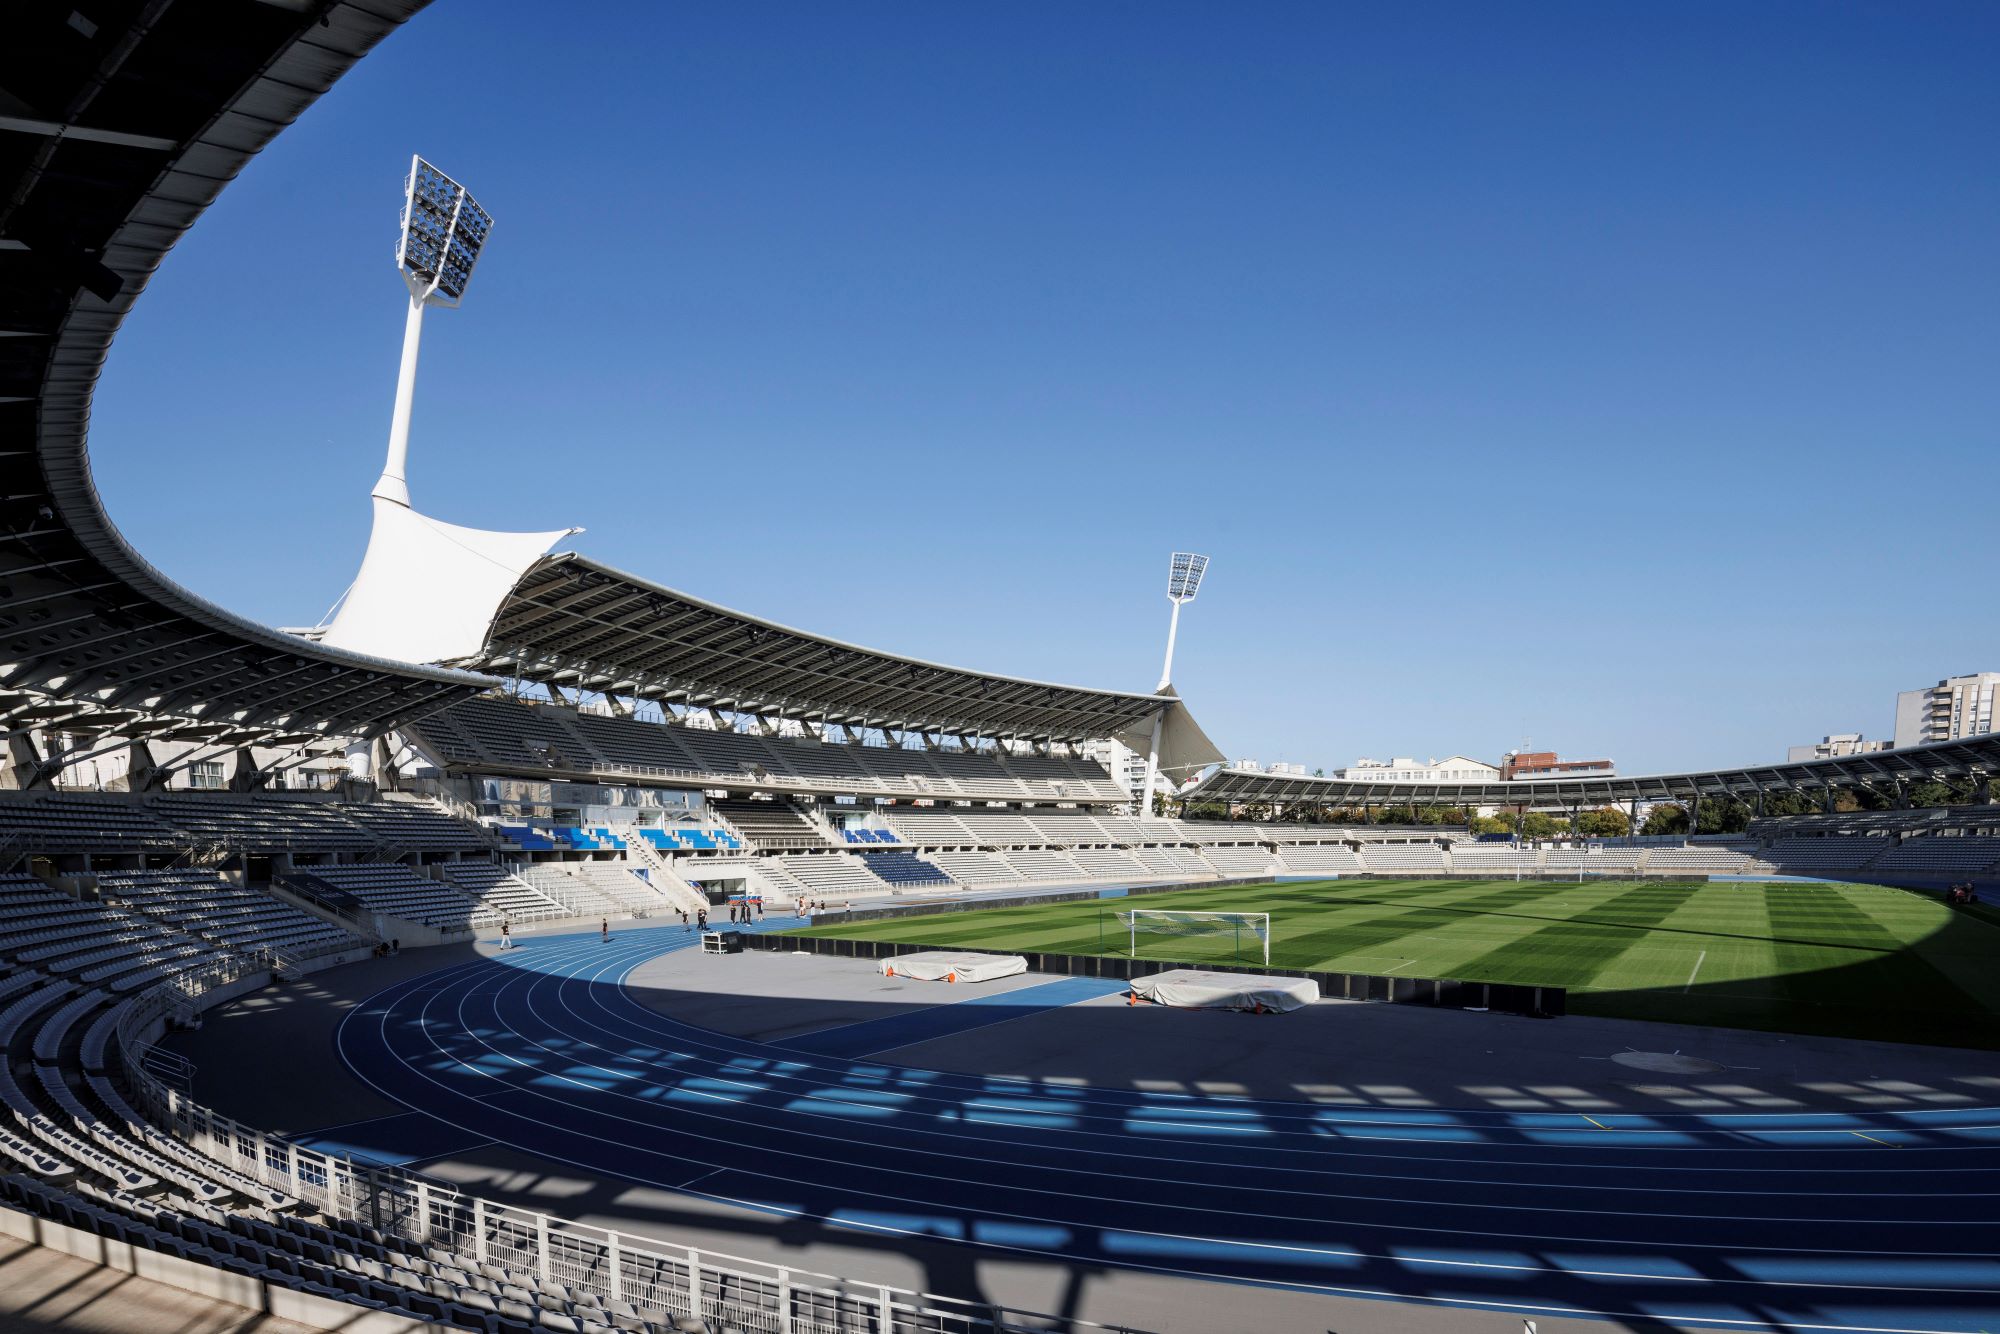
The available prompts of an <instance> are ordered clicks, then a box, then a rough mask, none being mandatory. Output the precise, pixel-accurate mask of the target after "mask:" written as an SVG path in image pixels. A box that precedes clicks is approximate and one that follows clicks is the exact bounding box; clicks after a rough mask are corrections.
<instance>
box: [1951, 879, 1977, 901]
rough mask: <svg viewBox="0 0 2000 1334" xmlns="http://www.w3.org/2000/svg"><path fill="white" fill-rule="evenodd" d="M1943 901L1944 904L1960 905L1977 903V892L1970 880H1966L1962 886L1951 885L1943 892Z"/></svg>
mask: <svg viewBox="0 0 2000 1334" xmlns="http://www.w3.org/2000/svg"><path fill="white" fill-rule="evenodd" d="M1944 901H1945V902H1946V903H1953V904H1961V905H1963V904H1972V903H1977V902H1979V890H1978V888H1977V887H1976V886H1974V885H1973V883H1972V882H1971V881H1970V880H1967V881H1966V882H1964V883H1963V884H1958V885H1953V886H1952V887H1951V888H1949V889H1947V890H1945V892H1944Z"/></svg>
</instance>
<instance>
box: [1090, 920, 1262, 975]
mask: <svg viewBox="0 0 2000 1334" xmlns="http://www.w3.org/2000/svg"><path fill="white" fill-rule="evenodd" d="M1118 920H1119V921H1120V922H1121V923H1123V924H1124V926H1125V931H1126V953H1127V954H1128V955H1129V956H1130V957H1132V958H1134V959H1136V958H1138V957H1139V937H1140V935H1141V934H1142V933H1143V934H1148V935H1165V936H1179V937H1183V938H1187V937H1206V938H1210V939H1227V940H1229V941H1231V942H1232V944H1233V946H1234V953H1235V955H1236V957H1237V958H1239V959H1240V958H1241V957H1242V956H1243V947H1244V945H1245V944H1246V943H1250V942H1254V943H1253V944H1252V951H1251V952H1252V955H1253V957H1255V956H1261V957H1262V958H1263V960H1264V966H1265V967H1266V968H1269V967H1270V966H1271V914H1269V913H1266V912H1169V911H1167V910H1165V909H1160V908H1130V909H1127V910H1126V911H1124V912H1121V913H1119V914H1118Z"/></svg>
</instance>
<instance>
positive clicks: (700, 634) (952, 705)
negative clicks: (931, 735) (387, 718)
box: [460, 554, 1221, 767]
mask: <svg viewBox="0 0 2000 1334" xmlns="http://www.w3.org/2000/svg"><path fill="white" fill-rule="evenodd" d="M460 665H462V666H467V667H472V668H476V669H477V670H480V671H485V672H492V673H495V674H504V675H518V676H521V677H525V678H526V679H528V680H531V681H540V682H544V683H546V684H551V685H562V686H570V687H576V688H581V689H584V690H590V691H597V692H602V693H606V694H617V695H630V696H636V697H639V698H645V699H656V700H662V701H671V702H675V703H681V704H687V705H690V706H693V707H697V708H701V707H707V708H716V709H726V710H730V711H733V712H741V713H758V714H765V715H774V716H782V717H795V718H810V719H815V720H824V721H826V722H829V723H840V724H843V725H846V726H850V727H877V728H896V729H903V730H909V731H943V732H953V733H965V734H972V735H979V736H1002V737H1022V738H1027V739H1033V740H1050V741H1082V740H1088V739H1091V738H1095V737H1108V736H1117V735H1120V734H1124V733H1130V732H1131V731H1132V730H1133V729H1135V728H1138V727H1140V726H1142V725H1143V726H1146V727H1150V725H1151V720H1152V718H1153V716H1154V715H1155V714H1157V713H1159V712H1161V711H1162V710H1163V709H1165V710H1174V711H1176V712H1179V711H1180V708H1181V706H1180V703H1179V701H1178V700H1176V699H1175V698H1174V697H1173V696H1172V695H1170V694H1169V695H1151V694H1143V693H1137V692H1121V691H1115V690H1089V689H1085V688H1083V687H1080V686H1063V685H1052V684H1050V683H1049V682H1046V681H1027V680H1022V679H1019V678H1017V677H1011V676H995V675H992V674H990V673H986V672H974V671H966V670H963V669H961V668H957V667H945V666H941V665H939V664H938V663H934V662H925V661H922V660H921V659H917V658H906V657H901V656H898V655H896V654H893V653H880V652H877V651H875V650H873V649H866V648H859V647H857V646H855V645H853V644H845V643H842V642H840V641H839V640H836V639H827V638H825V637H823V636H820V635H814V634H808V633H806V632H805V631H803V630H794V629H792V628H790V627H789V626H783V625H779V624H777V623H776V622H774V621H766V620H763V619H760V618H759V617H755V616H750V615H746V614H745V613H743V612H739V611H731V610H729V609H728V608H727V607H719V606H717V605H715V604H714V603H712V602H705V601H703V600H702V599H700V598H697V597H692V596H690V595H688V594H686V593H681V592H677V591H675V590H674V589H671V588H666V587H663V586H661V585H659V584H655V583H650V582H648V581H646V580H644V579H640V578H638V577H637V576H635V575H630V574H626V573H624V572H622V571H619V570H615V569H612V568H611V567H610V566H607V565H601V564H599V563H598V562H596V561H593V560H590V559H588V558H586V557H583V556H578V555H573V554H558V555H554V556H550V557H547V558H546V559H544V560H542V561H540V562H538V563H537V564H536V565H534V566H533V567H531V568H530V569H529V570H528V572H527V573H526V574H525V575H524V576H523V577H522V578H521V580H520V581H519V582H518V583H517V584H516V585H515V586H514V590H513V592H511V593H510V594H508V595H507V597H506V598H505V599H503V600H502V602H501V605H500V608H499V610H498V612H497V613H496V615H495V616H494V619H493V624H492V627H491V629H490V630H489V631H488V633H487V636H486V648H485V649H484V651H483V652H481V653H480V654H478V655H477V656H476V657H473V658H470V659H467V660H465V661H463V662H462V663H461V664H460ZM1197 735H1198V733H1197ZM1205 743H1206V738H1202V739H1201V742H1200V743H1192V742H1191V743H1190V745H1191V746H1193V748H1194V749H1197V750H1198V749H1200V748H1201V746H1202V745H1204V744H1205ZM1206 749H1207V752H1209V753H1207V754H1205V755H1203V756H1202V757H1201V758H1196V759H1192V760H1187V759H1185V758H1183V761H1182V764H1181V765H1180V766H1179V767H1186V766H1187V765H1188V764H1193V765H1196V766H1198V765H1200V764H1204V763H1213V762H1214V761H1216V760H1219V759H1220V758H1221V755H1220V753H1219V752H1215V751H1214V748H1213V747H1212V746H1208V747H1207V748H1206Z"/></svg>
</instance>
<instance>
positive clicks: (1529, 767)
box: [1500, 750, 1618, 783]
mask: <svg viewBox="0 0 2000 1334" xmlns="http://www.w3.org/2000/svg"><path fill="white" fill-rule="evenodd" d="M1617 772H1618V768H1617V766H1616V765H1614V764H1613V763H1612V762H1611V761H1610V760H1565V759H1563V758H1562V757H1561V756H1559V755H1557V754H1556V753H1555V752H1554V751H1552V750H1515V751H1509V752H1508V753H1507V757H1506V758H1505V759H1503V760H1501V761H1500V781H1501V782H1503V783H1512V782H1514V781H1516V780H1523V779H1529V778H1613V777H1616V776H1617Z"/></svg>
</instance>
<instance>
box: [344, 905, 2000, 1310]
mask: <svg viewBox="0 0 2000 1334" xmlns="http://www.w3.org/2000/svg"><path fill="white" fill-rule="evenodd" d="M686 943H687V942H686V940H685V937H684V936H683V935H682V934H681V933H679V932H678V931H676V930H673V929H672V928H656V929H646V930H627V931H625V932H623V933H621V934H619V935H618V936H617V937H615V938H614V940H613V941H612V942H611V943H610V944H608V945H607V944H604V943H602V942H600V941H599V940H598V939H597V937H596V936H595V935H594V934H593V935H590V936H587V937H543V938H540V939H537V940H535V941H533V942H532V944H530V945H528V946H526V947H524V948H521V949H517V950H514V951H511V952H509V953H508V954H506V955H503V956H501V957H499V958H495V959H490V960H482V961H480V962H477V963H473V964H468V965H463V966H460V967H458V968H455V969H451V970H448V971H443V972H439V973H433V974H429V975H426V976H423V977H418V978H413V979H409V980H407V981H405V982H402V983H399V984H398V985H396V986H393V987H390V988H389V989H387V990H385V991H383V992H381V993H378V994H377V995H376V996H374V997H372V998H371V999H370V1000H369V1001H367V1002H366V1003H365V1004H363V1005H361V1006H359V1007H357V1008H356V1009H354V1010H352V1011H350V1012H349V1014H348V1015H347V1017H346V1018H345V1019H344V1020H343V1021H342V1023H341V1026H340V1029H339V1032H338V1035H337V1043H338V1046H339V1049H340V1052H341V1055H342V1058H343V1060H345V1061H346V1062H347V1064H348V1066H349V1068H350V1069H352V1070H353V1071H354V1072H355V1073H356V1074H357V1075H358V1076H359V1077H361V1078H362V1079H363V1080H365V1081H366V1082H368V1083H369V1084H370V1085H372V1086H373V1087H375V1088H376V1089H378V1090H379V1091H381V1092H382V1093H384V1094H386V1095H387V1096H389V1097H391V1098H394V1099H396V1100H397V1101H398V1102H401V1103H403V1104H404V1105H406V1106H409V1107H411V1108H413V1109H417V1110H420V1111H423V1112H425V1113H427V1114H429V1115H430V1116H431V1117H433V1118H435V1119H436V1120H438V1121H440V1122H443V1123H444V1124H446V1125H449V1126H453V1127H456V1128H458V1129H460V1130H462V1131H465V1132H466V1133H467V1134H468V1135H472V1136H476V1137H477V1138H479V1139H486V1140H495V1141H498V1142H500V1143H503V1144H507V1145H511V1146H513V1147H515V1148H518V1149H520V1150H522V1151H524V1152H527V1153H532V1154H534V1155H536V1156H539V1157H542V1158H545V1159H548V1160H550V1161H554V1162H560V1163H564V1164H567V1165H570V1166H573V1167H575V1168H578V1169H580V1170H584V1171H588V1172H591V1173H593V1174H596V1175H601V1176H606V1177H612V1178H618V1179H622V1180H626V1181H631V1182H636V1183H639V1184H644V1185H653V1186H659V1187H663V1188H668V1189H683V1188H685V1189H687V1191H688V1193H689V1194H693V1195H699V1196H703V1197H706V1198H710V1199H715V1200H719V1201H724V1202H728V1203H732V1204H737V1205H742V1206H747V1207H750V1208H753V1209H758V1210H763V1211H767V1212H771V1213H774V1214H779V1215H784V1216H802V1217H809V1218H814V1219H818V1220H823V1221H825V1222H828V1223H831V1224H834V1225H837V1226H841V1227H844V1228H848V1229H852V1230H856V1231H862V1232H876V1233H883V1234H890V1235H899V1236H923V1237H928V1238H942V1239H946V1240H950V1241H954V1242H959V1243H963V1244H967V1245H972V1246H978V1247H982V1248H986V1249H989V1250H995V1251H1004V1252H1012V1253H1015V1254H1017V1255H1025V1256H1036V1257H1043V1258H1047V1259H1050V1260H1054V1261H1059V1262H1062V1263H1067V1264H1072V1265H1082V1266H1102V1265H1120V1266H1124V1267H1129V1268H1135V1269H1143V1270H1148V1271H1152V1272H1157V1273H1167V1274H1175V1275H1183V1276H1188V1277H1196V1278H1209V1279H1223V1280H1230V1281H1236V1282H1247V1283H1260V1284H1271V1285H1277V1286H1284V1287H1292V1288H1301V1289H1308V1290H1318V1291H1325V1292H1329V1293H1338V1294H1342V1295H1348V1296H1365V1297H1388V1298H1397V1299H1402V1300H1409V1301H1424V1302H1435V1303H1442V1304H1448V1305H1454V1306H1467V1307H1476V1308H1486V1309H1499V1310H1505V1311H1509V1312H1517V1313H1521V1314H1527V1315H1534V1314H1574V1315H1603V1316H1617V1317H1623V1318H1626V1319H1653V1320H1662V1321H1672V1322H1677V1323H1686V1324H1702V1325H1713V1326H1719V1327H1723V1328H1737V1329H1799V1330H1855V1331H1861V1330H1868V1331H1922V1332H1924V1334H1929V1332H1930V1331H1938V1332H1939V1334H1975V1332H1977V1331H1989V1330H1993V1329H1995V1328H2000V1260H1996V1259H1995V1255H1996V1253H2000V1109H1995V1108H1982V1109H1953V1110H1924V1111H1909V1112H1869V1113H1858V1114H1852V1113H1825V1114H1819V1113H1772V1114H1768V1115H1765V1114H1745V1113H1731V1114H1726V1115H1717V1116H1703V1115H1672V1116H1666V1115H1612V1116H1601V1117H1598V1118H1596V1119H1595V1120H1594V1121H1592V1120H1587V1119H1586V1118H1583V1117H1581V1116H1578V1115H1574V1114H1562V1113H1507V1112H1497V1111H1491V1110H1486V1109H1476V1110H1463V1111H1457V1110H1431V1109H1426V1110H1421V1111H1412V1110H1399V1109H1355V1108H1329V1107H1321V1106H1317V1105H1314V1104H1308V1103H1286V1102H1267V1101H1253V1100H1247V1099H1232V1098H1202V1097H1190V1096H1168V1095H1151V1094H1144V1093H1136V1092H1129V1091H1124V1090H1112V1089H1086V1088H1073V1087H1066V1086H1065V1087H1051V1086H1048V1085H1042V1084H1036V1083H1033V1082H1025V1081H1016V1080H1006V1079H998V1078H979V1077H972V1076H964V1075H953V1074H945V1073H940V1072H935V1071H925V1070H911V1069H904V1068H901V1067H896V1066H891V1065H886V1064H883V1063H880V1062H873V1061H868V1060H847V1059H840V1058H837V1057H829V1056H821V1055H816V1054H813V1053H807V1052H800V1051H798V1050H795V1049H790V1048H785V1047H778V1046H771V1045H766V1044H762V1043H758V1042H754V1041H750V1040H747V1039H741V1038H735V1037H731V1036H729V1035H726V1034H722V1033H717V1032H714V1031H712V1030H707V1029H701V1028H696V1027H693V1026H691V1025H688V1024H684V1023H680V1022H678V1021H675V1020H673V1019H671V1018H669V1017H667V1016H664V1015H660V1014H656V1013H654V1012H652V1011H650V1010H648V1009H646V1008H645V1007H643V1006H641V1005H640V1004H638V1002H637V1001H635V1000H633V999H632V997H631V996H629V995H628V994H627V993H626V991H625V989H624V986H623V982H624V979H625V978H626V977H627V976H629V974H630V973H631V971H632V970H633V969H634V968H636V967H637V966H638V965H640V964H642V963H644V962H646V961H647V960H649V959H651V958H654V957H657V956H658V955H659V954H661V953H663V952H665V951H667V950H671V949H675V948H682V947H684V946H685V945H686ZM690 1183H698V1188H694V1187H693V1186H692V1185H690Z"/></svg>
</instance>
